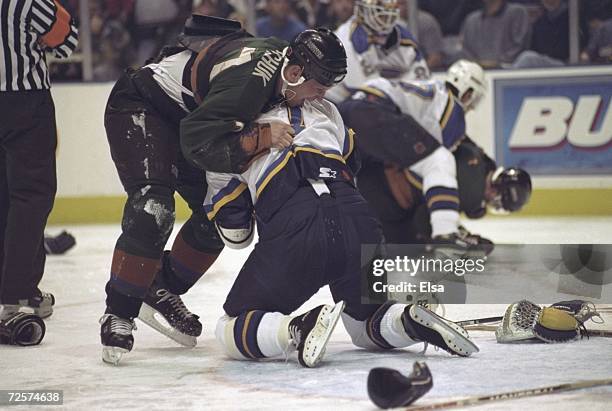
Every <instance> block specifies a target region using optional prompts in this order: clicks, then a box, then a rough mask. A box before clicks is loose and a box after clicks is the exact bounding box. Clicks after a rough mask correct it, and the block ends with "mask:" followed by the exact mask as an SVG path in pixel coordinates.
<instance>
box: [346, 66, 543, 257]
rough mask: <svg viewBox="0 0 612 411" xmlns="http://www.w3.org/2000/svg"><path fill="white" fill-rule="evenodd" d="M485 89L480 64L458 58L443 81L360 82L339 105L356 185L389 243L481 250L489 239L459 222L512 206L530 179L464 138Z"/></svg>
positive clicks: (522, 198)
mask: <svg viewBox="0 0 612 411" xmlns="http://www.w3.org/2000/svg"><path fill="white" fill-rule="evenodd" d="M485 92H486V80H485V76H484V71H483V70H482V68H481V67H480V66H479V65H478V64H476V63H473V62H469V61H466V60H460V61H458V62H457V63H455V64H454V65H453V66H451V67H450V68H449V70H448V73H447V76H446V80H445V81H439V80H427V81H409V82H408V81H398V82H393V81H390V80H387V79H384V78H378V79H374V80H371V81H368V82H367V83H365V85H364V86H363V87H362V88H360V89H359V90H358V91H356V92H355V93H354V94H353V96H352V99H351V100H348V101H346V102H344V103H343V104H341V105H340V111H341V113H342V116H343V119H344V121H345V122H346V123H347V126H348V127H351V128H353V129H354V130H355V132H356V133H357V136H358V137H357V139H356V142H357V146H358V148H359V149H360V151H361V153H362V155H363V167H362V169H361V171H360V172H359V175H358V184H359V190H360V192H361V193H362V195H363V196H364V197H365V198H366V200H368V202H369V203H370V205H371V206H372V208H373V209H374V210H375V212H376V214H377V215H378V217H379V218H380V219H381V221H382V224H383V230H384V233H385V238H386V240H387V242H389V243H406V244H407V243H423V242H426V243H430V244H432V245H433V246H435V247H436V248H437V249H438V250H440V251H441V252H442V253H443V254H446V255H449V256H450V255H454V256H463V255H467V254H471V253H472V252H474V251H476V252H480V253H482V252H484V253H485V254H488V253H489V252H490V251H491V250H492V243H491V241H489V240H487V239H484V238H482V237H480V236H478V235H472V234H470V233H469V232H467V230H465V229H464V228H463V227H462V226H461V225H460V219H459V212H460V211H464V212H465V213H466V215H467V216H468V217H470V218H479V217H482V216H483V215H484V214H485V213H486V207H487V205H490V206H491V207H493V208H495V209H497V210H505V211H516V210H519V209H520V208H521V207H522V206H523V205H524V204H525V203H526V202H527V200H528V199H529V195H530V193H531V181H530V178H529V175H528V174H527V173H526V172H525V171H523V170H520V169H515V168H512V169H507V170H504V169H499V170H496V165H495V162H494V161H493V160H491V159H490V158H489V157H488V156H487V155H486V154H485V153H484V151H483V150H482V149H480V147H478V146H477V145H476V144H475V143H474V142H473V141H472V140H471V139H470V138H469V137H467V136H466V134H465V132H466V124H465V113H466V112H468V111H469V110H472V109H473V108H474V107H476V106H477V105H478V103H479V102H480V100H481V99H482V97H483V95H484V93H485Z"/></svg>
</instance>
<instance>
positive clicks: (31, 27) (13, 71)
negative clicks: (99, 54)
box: [0, 0, 78, 92]
mask: <svg viewBox="0 0 612 411" xmlns="http://www.w3.org/2000/svg"><path fill="white" fill-rule="evenodd" d="M77 36H78V34H77V29H76V27H75V26H74V21H73V19H72V18H71V16H70V14H69V13H68V12H67V11H66V10H65V9H64V8H63V7H62V6H61V4H60V3H59V1H58V0H0V92H3V91H26V90H45V89H49V88H50V82H49V72H48V69H47V62H46V59H45V52H50V53H53V54H54V55H55V57H57V58H66V57H68V56H69V55H70V54H71V53H72V52H73V51H74V49H75V48H76V46H77V42H78V39H77Z"/></svg>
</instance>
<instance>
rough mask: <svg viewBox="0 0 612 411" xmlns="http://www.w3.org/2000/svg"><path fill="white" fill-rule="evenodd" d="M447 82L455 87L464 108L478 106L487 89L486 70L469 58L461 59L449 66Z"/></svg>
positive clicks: (468, 108)
mask: <svg viewBox="0 0 612 411" xmlns="http://www.w3.org/2000/svg"><path fill="white" fill-rule="evenodd" d="M446 82H447V83H448V84H450V85H451V86H452V87H453V88H454V89H455V90H454V91H456V93H455V95H456V97H457V99H458V100H459V102H460V103H461V105H462V106H463V108H464V110H470V109H473V108H476V106H478V103H480V100H481V99H482V97H483V96H484V94H485V92H486V91H487V85H486V82H485V75H484V70H483V69H482V67H480V66H479V65H478V64H476V63H473V62H471V61H467V60H459V61H457V62H456V63H454V64H453V65H452V66H450V67H449V69H448V72H447V73H446Z"/></svg>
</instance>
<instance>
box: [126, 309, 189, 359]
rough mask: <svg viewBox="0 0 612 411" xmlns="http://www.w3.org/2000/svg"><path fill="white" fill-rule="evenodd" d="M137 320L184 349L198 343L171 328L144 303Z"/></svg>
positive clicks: (156, 312)
mask: <svg viewBox="0 0 612 411" xmlns="http://www.w3.org/2000/svg"><path fill="white" fill-rule="evenodd" d="M138 319H139V320H140V321H142V322H143V323H145V324H146V325H148V326H149V327H151V328H153V329H154V330H155V331H158V332H159V333H161V334H163V335H165V336H166V337H168V338H170V339H171V340H173V341H175V342H177V343H179V344H180V345H182V346H184V347H189V348H193V347H195V346H196V344H197V343H198V341H197V339H196V337H194V336H192V335H187V334H184V333H182V332H180V331H179V330H177V329H176V328H174V327H172V326H171V325H170V324H168V321H166V319H165V318H164V316H163V315H161V313H160V312H159V311H157V310H156V309H154V308H152V307H151V306H150V305H148V304H146V303H143V304H142V307H140V313H138Z"/></svg>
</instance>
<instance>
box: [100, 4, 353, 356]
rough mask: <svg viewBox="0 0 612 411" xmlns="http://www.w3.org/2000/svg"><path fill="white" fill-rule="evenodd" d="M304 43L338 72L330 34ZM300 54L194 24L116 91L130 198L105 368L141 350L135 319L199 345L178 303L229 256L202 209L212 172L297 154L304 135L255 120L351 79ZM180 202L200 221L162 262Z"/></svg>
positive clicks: (113, 138) (115, 262)
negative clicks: (290, 77) (328, 49)
mask: <svg viewBox="0 0 612 411" xmlns="http://www.w3.org/2000/svg"><path fill="white" fill-rule="evenodd" d="M304 33H306V34H307V35H306V36H302V37H300V36H298V38H300V39H301V40H300V41H301V42H302V43H303V44H302V46H303V47H308V48H309V50H311V51H312V52H313V55H315V56H316V57H317V58H318V59H322V58H323V57H326V61H328V62H329V61H330V59H329V58H327V57H329V56H325V55H324V54H325V49H324V48H322V47H321V45H322V44H324V42H325V39H326V38H327V37H328V36H330V35H333V33H331V32H330V31H328V30H326V29H319V30H308V31H306V32H304ZM304 33H302V34H304ZM296 39H297V38H296ZM294 46H295V44H293V43H292V44H291V45H290V44H287V43H285V42H283V41H280V40H277V39H274V38H266V39H264V38H254V37H252V36H251V35H250V34H248V33H247V32H245V31H244V30H242V29H241V27H240V24H239V23H238V22H234V21H229V20H224V19H217V18H212V17H208V16H197V15H194V16H193V17H192V18H191V19H190V20H188V22H187V24H186V26H185V30H184V33H183V34H182V35H181V36H180V38H179V42H178V44H177V45H176V46H172V47H166V48H164V49H163V50H162V52H161V53H160V56H158V57H157V58H156V59H154V60H152V61H149V62H147V64H146V65H145V66H144V67H142V68H140V69H138V70H135V71H130V72H128V73H126V74H125V75H124V76H123V77H122V78H121V79H119V81H118V82H117V84H116V85H115V87H114V89H113V91H112V92H111V95H110V97H109V100H108V103H107V107H106V113H105V118H104V120H105V121H104V122H105V127H106V133H107V137H108V141H109V145H110V149H111V155H112V158H113V161H114V162H115V166H116V168H117V172H118V174H119V178H120V179H121V183H122V184H123V187H124V189H125V191H126V193H127V195H128V198H127V202H126V204H125V208H124V212H123V220H122V225H121V227H122V233H121V235H120V236H119V239H118V240H117V243H116V246H115V250H114V253H113V259H112V265H111V274H110V280H109V281H108V283H107V284H106V295H107V298H106V311H105V313H104V315H103V316H102V318H101V319H100V323H101V332H100V336H101V342H102V345H103V352H102V357H103V360H104V361H105V362H108V363H113V364H117V363H118V361H119V360H120V358H121V356H122V355H123V354H124V353H126V352H129V351H130V350H131V349H132V345H133V342H134V339H133V336H132V330H133V329H134V318H135V317H139V318H140V319H141V320H142V321H144V322H145V323H147V324H148V325H150V326H152V327H153V328H155V329H156V330H158V331H160V332H161V333H163V334H165V335H167V336H168V337H170V338H172V339H174V340H175V341H177V342H178V343H180V344H182V345H185V346H194V345H195V344H196V338H197V337H198V336H199V335H200V334H201V331H202V324H201V323H200V322H199V320H198V316H197V315H195V314H193V313H191V312H190V311H189V310H188V309H187V308H186V307H185V305H184V304H183V301H182V300H181V297H180V295H182V294H184V293H185V292H187V290H188V289H189V288H190V287H191V286H192V285H193V284H195V282H196V281H197V280H198V279H199V278H200V277H201V276H202V275H203V274H204V273H205V272H206V271H207V270H208V268H209V267H210V266H211V265H212V264H213V262H214V261H215V259H216V258H217V256H218V255H219V253H220V252H221V250H222V248H223V242H222V241H221V240H220V239H219V237H218V235H217V232H216V230H215V227H214V225H213V224H212V223H210V222H209V221H208V219H207V217H206V214H205V213H204V211H203V209H202V204H203V202H204V197H205V194H206V190H207V187H206V179H205V174H204V173H205V171H204V170H210V171H217V172H242V171H244V170H246V169H247V168H248V166H249V164H250V162H252V161H253V160H254V159H256V158H258V156H260V155H262V154H264V153H267V152H268V151H269V150H270V148H273V147H274V148H284V147H287V146H289V145H290V144H291V142H292V139H293V135H294V134H295V131H294V130H293V129H292V127H291V126H290V125H288V124H286V123H283V122H272V121H271V122H268V123H264V124H254V123H253V120H254V119H255V118H256V117H257V116H258V115H259V113H261V112H262V111H265V110H268V109H269V108H270V107H273V106H274V105H276V104H280V103H281V102H282V101H284V100H285V99H287V98H291V97H294V96H299V97H300V98H303V99H306V100H308V99H317V98H321V97H322V96H323V94H324V93H325V90H326V89H327V88H328V87H329V86H331V85H333V84H336V83H337V82H339V81H341V80H342V79H343V78H344V75H345V74H346V69H345V67H344V65H338V69H337V70H335V69H334V66H333V61H332V64H331V66H329V65H328V66H327V67H326V69H325V70H322V68H320V66H319V65H317V62H316V61H314V62H313V63H314V64H311V65H309V67H308V70H305V68H304V66H303V65H301V64H298V63H297V60H296V59H294V58H292V55H291V54H292V50H293V49H294V48H295V47H294ZM332 60H333V59H332ZM319 69H320V72H319ZM291 71H299V72H300V73H301V76H298V77H299V78H300V79H301V80H300V81H298V82H294V83H289V82H287V81H286V80H285V79H286V76H285V75H284V73H289V72H291ZM315 79H316V80H315ZM322 83H325V84H322ZM175 192H178V193H179V194H180V195H181V197H183V198H184V199H185V200H186V201H187V203H188V205H189V207H190V209H191V212H192V214H191V216H190V218H189V219H188V220H187V222H186V223H185V224H184V225H183V226H182V228H181V230H180V231H179V233H178V234H177V236H176V239H175V241H174V243H173V245H172V248H171V250H169V251H166V252H164V246H165V244H166V242H167V240H168V238H169V236H170V233H171V231H172V228H173V226H174V220H175V211H174V210H175V209H174V193H175ZM143 302H144V304H143ZM158 315H162V316H163V317H164V318H165V320H166V322H167V323H168V325H169V327H168V326H167V325H165V324H163V323H160V322H159V321H157V320H156V316H158Z"/></svg>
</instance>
